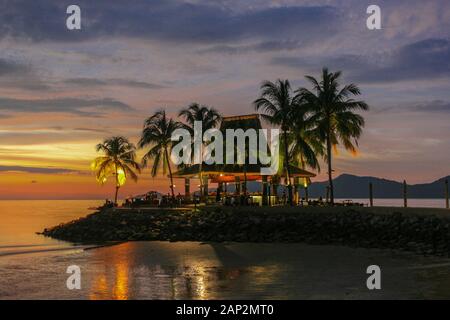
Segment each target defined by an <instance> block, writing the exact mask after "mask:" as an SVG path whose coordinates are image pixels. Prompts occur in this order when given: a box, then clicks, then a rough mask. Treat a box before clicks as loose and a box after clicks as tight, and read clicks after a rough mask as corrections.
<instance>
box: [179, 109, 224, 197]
mask: <svg viewBox="0 0 450 320" xmlns="http://www.w3.org/2000/svg"><path fill="white" fill-rule="evenodd" d="M179 116H180V117H183V118H184V120H185V124H184V128H185V129H187V130H188V131H189V132H190V134H191V136H192V137H194V123H195V121H201V122H202V129H203V131H206V130H208V129H212V128H215V127H217V126H218V125H219V123H220V121H221V120H222V116H221V114H220V113H219V112H218V111H217V110H216V109H214V108H212V107H208V106H205V105H199V104H198V103H192V104H190V105H189V106H188V107H187V108H185V109H183V110H181V111H180V113H179ZM202 146H203V141H202ZM200 154H201V155H203V151H202V150H201V151H200ZM202 164H203V157H202V160H201V161H200V164H199V178H200V195H201V197H202V198H203V197H204V196H205V194H207V192H208V190H204V186H203V176H202Z"/></svg>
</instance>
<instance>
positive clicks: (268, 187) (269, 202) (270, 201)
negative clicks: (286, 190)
mask: <svg viewBox="0 0 450 320" xmlns="http://www.w3.org/2000/svg"><path fill="white" fill-rule="evenodd" d="M267 193H268V194H269V199H268V200H269V201H268V204H269V207H270V206H272V188H271V185H270V183H268V184H267Z"/></svg>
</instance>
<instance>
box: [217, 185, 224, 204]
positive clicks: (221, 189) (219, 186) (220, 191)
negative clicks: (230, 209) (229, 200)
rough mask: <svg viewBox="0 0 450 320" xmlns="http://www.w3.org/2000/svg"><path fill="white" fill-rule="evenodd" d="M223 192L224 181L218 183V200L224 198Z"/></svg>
mask: <svg viewBox="0 0 450 320" xmlns="http://www.w3.org/2000/svg"><path fill="white" fill-rule="evenodd" d="M222 192H223V182H219V183H218V184H217V192H216V202H220V201H221V200H222Z"/></svg>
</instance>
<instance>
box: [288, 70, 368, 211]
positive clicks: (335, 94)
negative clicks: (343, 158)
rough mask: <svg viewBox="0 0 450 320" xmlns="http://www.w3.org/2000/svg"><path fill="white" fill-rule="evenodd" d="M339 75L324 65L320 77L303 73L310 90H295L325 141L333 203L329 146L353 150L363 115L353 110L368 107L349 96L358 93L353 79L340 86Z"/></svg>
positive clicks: (358, 135) (366, 108) (330, 149)
mask: <svg viewBox="0 0 450 320" xmlns="http://www.w3.org/2000/svg"><path fill="white" fill-rule="evenodd" d="M340 77H341V72H340V71H338V72H329V71H328V69H327V68H324V69H323V70H322V78H321V79H320V80H316V79H315V78H314V77H311V76H306V79H307V80H308V81H309V82H311V84H312V85H313V89H312V90H308V89H306V88H300V89H298V90H297V91H296V92H297V93H298V95H299V96H300V97H301V98H302V99H304V101H305V102H306V104H307V105H308V108H310V110H311V112H312V116H311V120H312V121H314V122H315V123H316V126H317V134H318V136H319V137H320V139H321V140H322V141H323V142H324V143H325V145H326V157H325V158H326V160H327V163H328V181H329V188H330V201H331V204H333V203H334V188H333V174H332V172H333V170H332V148H333V146H337V145H338V144H339V142H341V143H342V144H343V145H344V148H345V149H346V150H349V151H351V152H353V153H356V146H357V145H358V138H359V137H360V136H361V133H362V128H363V127H364V118H363V117H362V116H361V115H359V114H356V113H354V111H360V110H368V109H369V106H368V105H367V103H365V102H364V101H359V100H354V99H352V98H351V97H352V96H358V95H360V94H361V91H360V89H359V88H358V86H357V85H355V84H353V83H351V84H348V85H345V86H340V84H339V79H340Z"/></svg>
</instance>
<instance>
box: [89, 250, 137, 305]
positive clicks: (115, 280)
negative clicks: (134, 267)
mask: <svg viewBox="0 0 450 320" xmlns="http://www.w3.org/2000/svg"><path fill="white" fill-rule="evenodd" d="M98 253H99V254H101V258H102V260H103V263H104V264H105V265H104V268H103V269H101V270H99V271H98V272H97V273H96V274H95V276H94V279H93V281H92V286H91V292H90V295H89V297H90V299H92V300H98V299H115V300H127V299H129V298H130V294H129V290H130V268H131V267H130V260H132V257H131V256H132V253H131V252H129V248H128V246H122V247H119V246H118V247H117V252H114V254H102V253H101V252H100V251H99V252H98Z"/></svg>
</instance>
